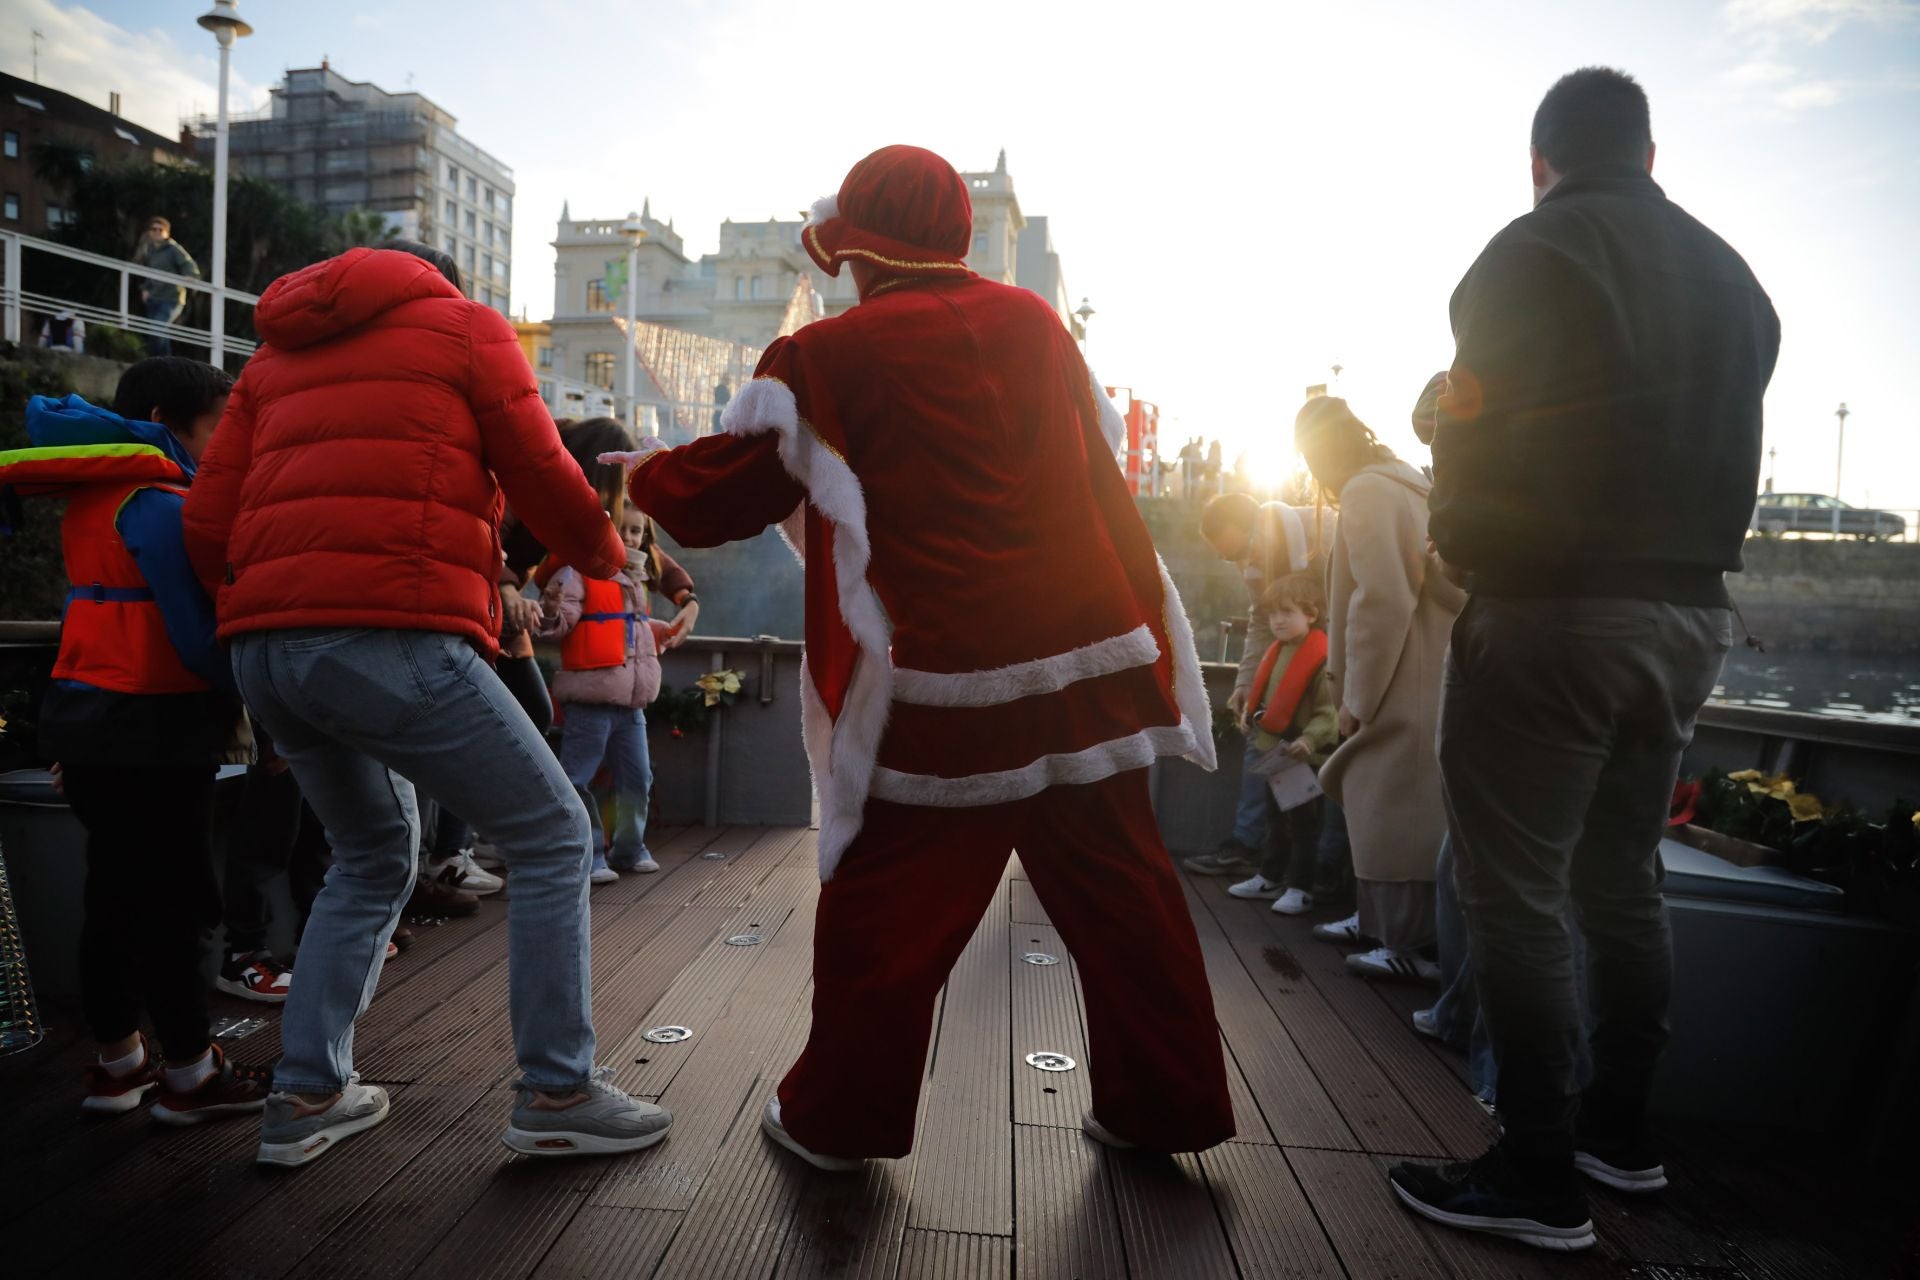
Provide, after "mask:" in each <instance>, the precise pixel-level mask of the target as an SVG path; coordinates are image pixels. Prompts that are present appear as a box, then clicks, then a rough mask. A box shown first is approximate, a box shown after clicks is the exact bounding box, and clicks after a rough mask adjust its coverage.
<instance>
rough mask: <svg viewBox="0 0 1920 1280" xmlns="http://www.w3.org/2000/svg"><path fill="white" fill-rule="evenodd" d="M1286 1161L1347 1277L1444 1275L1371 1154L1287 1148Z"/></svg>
mask: <svg viewBox="0 0 1920 1280" xmlns="http://www.w3.org/2000/svg"><path fill="white" fill-rule="evenodd" d="M1287 1163H1288V1164H1289V1165H1290V1166H1292V1168H1293V1172H1294V1176H1295V1177H1296V1178H1298V1179H1299V1182H1300V1186H1301V1188H1302V1189H1303V1190H1304V1191H1305V1192H1306V1196H1307V1201H1308V1203H1310V1204H1311V1205H1312V1206H1313V1210H1314V1214H1315V1216H1317V1217H1318V1218H1319V1219H1320V1225H1321V1226H1322V1227H1323V1228H1325V1230H1326V1233H1327V1238H1328V1239H1329V1240H1331V1241H1332V1242H1333V1247H1334V1248H1335V1249H1336V1250H1337V1251H1338V1252H1339V1254H1340V1261H1341V1262H1342V1263H1344V1264H1345V1265H1346V1268H1347V1275H1348V1276H1349V1277H1351V1280H1427V1278H1429V1277H1430V1278H1431V1280H1448V1277H1449V1273H1448V1270H1447V1268H1446V1265H1445V1264H1444V1263H1442V1262H1441V1261H1440V1260H1439V1259H1438V1258H1436V1257H1434V1256H1433V1253H1432V1251H1430V1250H1429V1249H1428V1248H1427V1245H1426V1241H1425V1239H1424V1238H1423V1237H1422V1236H1421V1234H1420V1231H1419V1229H1418V1228H1417V1227H1416V1226H1415V1225H1414V1222H1415V1218H1414V1215H1413V1214H1411V1213H1408V1212H1407V1211H1406V1210H1405V1209H1404V1208H1402V1207H1401V1206H1400V1205H1399V1204H1398V1203H1397V1202H1396V1201H1395V1200H1394V1199H1393V1194H1392V1192H1390V1191H1389V1190H1388V1189H1387V1179H1386V1175H1385V1174H1384V1173H1382V1172H1381V1171H1380V1169H1379V1168H1378V1167H1377V1166H1375V1164H1374V1162H1373V1157H1372V1156H1369V1155H1366V1154H1364V1153H1357V1152H1348V1151H1304V1150H1303V1151H1289V1152H1287Z"/></svg>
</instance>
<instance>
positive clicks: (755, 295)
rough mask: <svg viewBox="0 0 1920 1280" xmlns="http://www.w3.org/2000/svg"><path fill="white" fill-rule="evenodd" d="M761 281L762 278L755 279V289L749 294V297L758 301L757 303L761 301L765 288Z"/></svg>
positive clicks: (756, 277)
mask: <svg viewBox="0 0 1920 1280" xmlns="http://www.w3.org/2000/svg"><path fill="white" fill-rule="evenodd" d="M760 280H761V277H759V276H755V277H754V278H753V288H752V289H751V291H750V293H749V296H751V297H752V298H753V300H754V301H756V302H758V301H759V300H760V290H761V288H762V287H763V286H762V285H761V283H760Z"/></svg>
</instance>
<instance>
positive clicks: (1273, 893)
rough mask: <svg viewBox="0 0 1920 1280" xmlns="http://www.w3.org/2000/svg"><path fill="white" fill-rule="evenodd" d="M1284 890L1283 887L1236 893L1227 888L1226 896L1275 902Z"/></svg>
mask: <svg viewBox="0 0 1920 1280" xmlns="http://www.w3.org/2000/svg"><path fill="white" fill-rule="evenodd" d="M1285 892H1286V890H1284V889H1272V890H1267V889H1259V890H1255V891H1253V892H1251V893H1238V892H1236V891H1235V890H1233V889H1229V890H1227V896H1228V897H1230V898H1246V899H1248V900H1250V901H1257V902H1275V901H1278V900H1279V897H1280V895H1281V894H1283V893H1285Z"/></svg>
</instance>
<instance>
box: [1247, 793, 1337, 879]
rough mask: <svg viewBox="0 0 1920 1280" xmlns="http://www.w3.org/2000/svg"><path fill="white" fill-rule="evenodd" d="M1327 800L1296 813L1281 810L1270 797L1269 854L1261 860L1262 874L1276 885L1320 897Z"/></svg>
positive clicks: (1268, 811) (1291, 810)
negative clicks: (1323, 817) (1323, 824)
mask: <svg viewBox="0 0 1920 1280" xmlns="http://www.w3.org/2000/svg"><path fill="white" fill-rule="evenodd" d="M1325 805H1326V800H1325V798H1324V797H1322V798H1321V799H1318V800H1310V801H1308V802H1307V803H1306V804H1303V805H1300V806H1298V807H1297V808H1293V809H1282V808H1281V807H1280V805H1279V803H1278V802H1277V801H1275V800H1274V798H1273V795H1272V793H1268V795H1267V850H1266V856H1265V857H1263V858H1262V859H1261V860H1260V874H1261V876H1262V877H1264V878H1265V879H1266V880H1268V881H1269V882H1271V883H1273V884H1284V885H1286V886H1287V887H1288V888H1289V889H1298V890H1300V891H1301V892H1302V893H1321V892H1324V891H1325V886H1323V885H1321V884H1320V883H1319V880H1320V828H1321V812H1322V810H1323V808H1324V807H1325Z"/></svg>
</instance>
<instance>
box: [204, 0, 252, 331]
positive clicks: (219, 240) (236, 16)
mask: <svg viewBox="0 0 1920 1280" xmlns="http://www.w3.org/2000/svg"><path fill="white" fill-rule="evenodd" d="M199 21H200V25H201V26H203V27H205V28H206V29H207V30H208V31H211V32H213V38H214V39H215V40H218V41H219V42H220V114H219V123H218V124H217V125H216V126H215V128H214V135H213V262H212V263H211V264H210V265H211V267H212V269H213V277H212V279H211V281H210V283H211V284H212V285H213V315H212V317H211V318H210V320H209V321H208V328H209V330H210V331H211V335H212V336H211V341H210V342H209V344H208V345H209V347H210V350H209V353H208V354H209V355H211V356H212V358H213V363H214V364H215V365H218V366H221V367H225V365H226V362H227V361H226V357H227V64H228V61H229V60H230V58H231V57H232V54H233V42H234V40H236V39H237V38H239V37H240V36H250V35H252V34H253V28H252V27H250V26H248V25H247V23H246V21H245V20H244V19H242V18H241V16H240V10H239V5H238V4H237V3H236V0H213V8H212V9H210V10H208V11H207V12H206V13H203V14H201V15H200V19H199Z"/></svg>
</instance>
